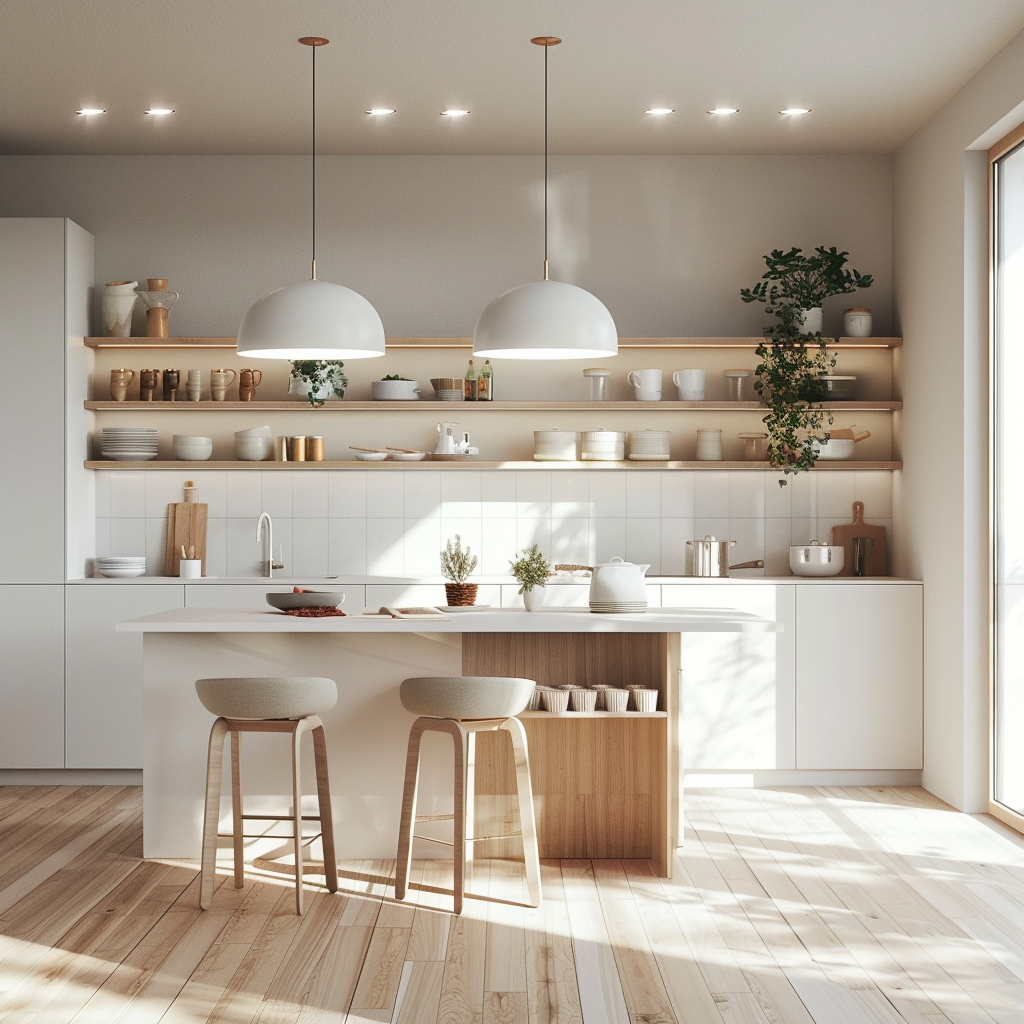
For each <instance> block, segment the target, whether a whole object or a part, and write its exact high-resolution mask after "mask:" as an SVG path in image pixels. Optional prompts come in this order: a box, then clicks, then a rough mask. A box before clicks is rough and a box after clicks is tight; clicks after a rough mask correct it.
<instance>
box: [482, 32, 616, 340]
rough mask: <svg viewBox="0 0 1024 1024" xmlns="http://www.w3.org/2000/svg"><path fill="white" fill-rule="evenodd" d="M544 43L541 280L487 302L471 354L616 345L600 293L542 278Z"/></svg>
mask: <svg viewBox="0 0 1024 1024" xmlns="http://www.w3.org/2000/svg"><path fill="white" fill-rule="evenodd" d="M561 41H562V40H561V39H558V38H557V37H556V36H537V38H535V39H531V40H530V42H531V43H535V44H536V45H537V46H543V47H544V280H543V281H535V282H533V283H532V284H524V285H521V286H520V287H518V288H513V289H512V290H511V291H508V292H505V294H504V295H499V296H498V297H497V298H496V299H494V300H492V301H491V302H490V303H488V305H487V307H486V308H485V309H484V311H483V312H482V313H481V314H480V319H479V320H477V322H476V327H475V328H474V330H473V355H474V356H486V357H488V358H490V359H595V358H600V357H602V356H614V355H617V354H618V351H619V338H618V332H617V331H616V329H615V321H614V320H613V319H612V315H611V313H609V312H608V310H607V308H606V307H605V305H604V303H603V302H601V300H600V299H598V298H597V297H595V296H594V295H591V294H590V292H588V291H586V290H584V289H583V288H577V287H576V285H574V284H565V283H564V282H562V281H551V280H549V279H548V49H549V48H550V47H552V46H557V45H558V44H559V43H560V42H561Z"/></svg>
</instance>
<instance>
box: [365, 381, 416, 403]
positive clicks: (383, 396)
mask: <svg viewBox="0 0 1024 1024" xmlns="http://www.w3.org/2000/svg"><path fill="white" fill-rule="evenodd" d="M370 397H371V398H372V399H374V400H375V401H378V402H379V401H386V402H415V401H416V399H418V398H419V397H420V389H419V387H418V385H417V384H416V381H414V380H375V381H373V382H372V383H371V384H370Z"/></svg>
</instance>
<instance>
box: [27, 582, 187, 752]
mask: <svg viewBox="0 0 1024 1024" xmlns="http://www.w3.org/2000/svg"><path fill="white" fill-rule="evenodd" d="M60 589H61V590H65V589H66V590H67V637H68V640H67V642H68V652H69V656H68V663H67V697H66V714H67V740H66V744H67V746H66V767H68V768H141V767H142V634H141V633H117V632H115V630H114V626H115V625H116V624H117V623H118V622H121V621H123V620H124V619H133V618H136V617H138V616H139V615H152V614H154V613H155V612H165V611H169V610H170V609H173V608H181V607H183V606H184V603H185V596H184V590H185V588H184V587H183V586H181V585H180V584H167V585H156V586H154V585H142V584H135V585H133V584H126V585H122V584H116V585H89V584H81V585H77V586H76V585H74V584H71V585H69V586H68V587H66V588H63V587H62V588H60ZM61 710H62V712H63V711H64V707H63V706H62V709H61ZM23 767H27V766H23Z"/></svg>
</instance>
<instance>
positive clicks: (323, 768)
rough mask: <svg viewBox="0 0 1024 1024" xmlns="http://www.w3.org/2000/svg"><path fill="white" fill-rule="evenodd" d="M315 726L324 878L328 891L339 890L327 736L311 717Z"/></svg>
mask: <svg viewBox="0 0 1024 1024" xmlns="http://www.w3.org/2000/svg"><path fill="white" fill-rule="evenodd" d="M314 721H315V722H316V725H315V726H313V761H314V763H315V765H316V798H317V804H318V805H319V809H320V834H321V838H320V842H321V845H322V846H323V850H324V879H325V881H326V882H327V891H328V892H337V891H338V857H337V854H336V853H335V852H334V815H333V811H332V810H331V781H330V776H329V775H328V771H327V737H326V736H325V735H324V726H323V722H321V721H320V719H319V718H315V719H310V723H311V724H312V722H314Z"/></svg>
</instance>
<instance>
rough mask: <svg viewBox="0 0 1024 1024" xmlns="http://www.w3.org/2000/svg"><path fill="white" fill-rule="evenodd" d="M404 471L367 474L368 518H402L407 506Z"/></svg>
mask: <svg viewBox="0 0 1024 1024" xmlns="http://www.w3.org/2000/svg"><path fill="white" fill-rule="evenodd" d="M403 476H405V473H402V472H377V473H367V474H366V518H367V519H378V518H385V519H401V518H402V516H403V515H404V512H403V509H404V507H405V498H404V485H403V483H402V477H403Z"/></svg>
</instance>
